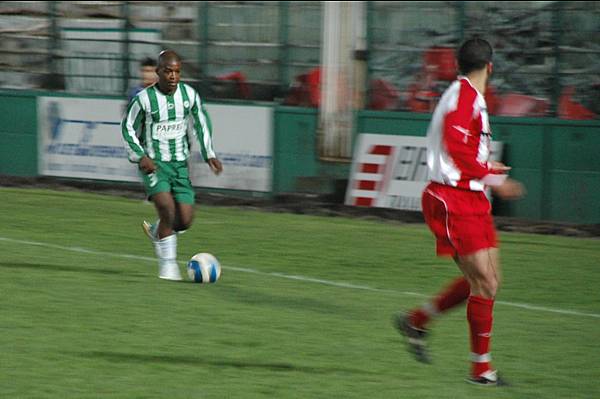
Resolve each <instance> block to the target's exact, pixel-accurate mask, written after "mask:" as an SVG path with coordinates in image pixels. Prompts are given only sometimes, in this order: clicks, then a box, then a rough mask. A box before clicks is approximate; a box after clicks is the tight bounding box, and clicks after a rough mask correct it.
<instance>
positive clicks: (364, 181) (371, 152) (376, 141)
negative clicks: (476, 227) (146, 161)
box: [345, 133, 502, 211]
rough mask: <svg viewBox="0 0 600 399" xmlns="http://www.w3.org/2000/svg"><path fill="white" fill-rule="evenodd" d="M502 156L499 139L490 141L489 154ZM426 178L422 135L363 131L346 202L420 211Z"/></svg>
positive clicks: (355, 153)
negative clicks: (393, 134) (490, 150)
mask: <svg viewBox="0 0 600 399" xmlns="http://www.w3.org/2000/svg"><path fill="white" fill-rule="evenodd" d="M501 156H502V143H500V142H497V141H492V152H491V155H490V158H491V159H493V160H500V158H501ZM427 182H428V178H427V139H426V138H425V137H416V136H391V135H383V134H365V133H363V134H360V135H359V137H358V141H357V145H356V148H355V151H354V158H353V161H352V169H351V171H350V179H349V180H348V187H347V190H346V201H345V203H346V205H355V206H367V207H377V208H393V209H403V210H411V211H421V193H422V192H423V189H424V188H425V186H426V185H427ZM488 195H489V193H488Z"/></svg>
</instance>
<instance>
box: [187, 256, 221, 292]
mask: <svg viewBox="0 0 600 399" xmlns="http://www.w3.org/2000/svg"><path fill="white" fill-rule="evenodd" d="M187 274H188V277H189V278H190V280H192V281H193V282H194V283H202V284H208V283H215V282H217V280H218V279H219V277H221V265H220V264H219V261H218V260H217V258H215V257H214V256H213V255H211V254H208V253H205V252H201V253H198V254H196V255H194V256H192V258H191V259H190V260H189V262H188V264H187Z"/></svg>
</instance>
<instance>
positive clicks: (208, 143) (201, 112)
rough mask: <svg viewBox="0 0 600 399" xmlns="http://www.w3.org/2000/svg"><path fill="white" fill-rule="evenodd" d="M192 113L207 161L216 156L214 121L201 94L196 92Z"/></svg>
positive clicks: (202, 152) (201, 149)
mask: <svg viewBox="0 0 600 399" xmlns="http://www.w3.org/2000/svg"><path fill="white" fill-rule="evenodd" d="M191 114H192V117H193V119H194V131H195V134H196V138H197V139H198V143H199V144H200V152H201V154H202V158H204V160H205V161H208V160H209V159H211V158H216V157H217V156H216V155H215V150H214V149H213V142H212V123H211V121H210V117H209V116H208V112H206V108H205V107H204V104H203V103H201V102H200V96H199V95H198V93H196V92H195V93H194V105H193V106H192V110H191Z"/></svg>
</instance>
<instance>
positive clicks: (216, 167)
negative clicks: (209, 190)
mask: <svg viewBox="0 0 600 399" xmlns="http://www.w3.org/2000/svg"><path fill="white" fill-rule="evenodd" d="M208 166H209V167H210V169H211V170H212V171H213V173H214V174H215V175H219V174H220V173H221V172H222V171H223V164H222V163H221V161H219V160H218V159H217V158H210V159H209V160H208Z"/></svg>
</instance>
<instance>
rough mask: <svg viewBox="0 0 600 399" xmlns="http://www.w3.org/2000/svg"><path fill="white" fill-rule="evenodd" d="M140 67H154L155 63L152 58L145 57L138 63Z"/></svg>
mask: <svg viewBox="0 0 600 399" xmlns="http://www.w3.org/2000/svg"><path fill="white" fill-rule="evenodd" d="M140 66H141V67H142V68H143V67H155V66H156V61H155V60H154V58H150V57H146V58H144V59H143V60H141V61H140Z"/></svg>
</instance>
